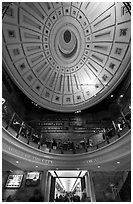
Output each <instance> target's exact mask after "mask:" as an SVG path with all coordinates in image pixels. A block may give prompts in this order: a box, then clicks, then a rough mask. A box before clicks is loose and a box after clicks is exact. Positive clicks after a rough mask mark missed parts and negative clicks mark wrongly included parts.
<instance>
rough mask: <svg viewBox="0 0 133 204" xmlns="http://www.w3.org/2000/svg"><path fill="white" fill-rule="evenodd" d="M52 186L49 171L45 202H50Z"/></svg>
mask: <svg viewBox="0 0 133 204" xmlns="http://www.w3.org/2000/svg"><path fill="white" fill-rule="evenodd" d="M50 187H51V173H50V172H48V174H47V180H46V194H45V202H49V199H50Z"/></svg>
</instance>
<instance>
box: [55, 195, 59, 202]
mask: <svg viewBox="0 0 133 204" xmlns="http://www.w3.org/2000/svg"><path fill="white" fill-rule="evenodd" d="M55 202H59V198H58V195H57V194H56V198H55Z"/></svg>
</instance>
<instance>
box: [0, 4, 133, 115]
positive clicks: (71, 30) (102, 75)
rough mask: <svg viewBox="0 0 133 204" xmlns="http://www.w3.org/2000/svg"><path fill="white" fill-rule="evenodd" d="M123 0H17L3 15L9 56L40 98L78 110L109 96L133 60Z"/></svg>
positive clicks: (25, 86) (28, 90) (25, 87)
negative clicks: (79, 0) (34, 1)
mask: <svg viewBox="0 0 133 204" xmlns="http://www.w3.org/2000/svg"><path fill="white" fill-rule="evenodd" d="M130 23H131V16H130V15H129V13H128V12H127V10H126V8H125V6H124V4H123V3H121V2H119V3H113V2H107V3H105V2H95V3H94V2H84V3H80V2H73V3H71V2H66V3H62V2H53V3H50V2H44V3H43V2H39V3H32V2H23V3H13V4H12V5H11V6H10V7H9V9H8V10H7V12H6V15H5V16H4V19H3V61H4V63H5V65H6V67H7V69H8V71H9V73H10V74H11V76H12V78H13V79H14V81H15V82H16V84H17V85H18V86H19V88H20V89H21V90H22V91H23V92H24V93H25V94H26V95H27V96H28V97H29V98H30V99H31V100H32V101H34V102H35V103H37V104H39V105H40V106H42V107H44V108H48V109H51V110H56V111H62V112H72V111H76V110H82V109H85V108H88V107H91V106H93V105H94V104H96V103H98V102H99V101H101V100H102V99H104V98H105V97H106V96H107V95H108V94H109V93H111V92H112V90H113V89H114V88H115V87H116V86H117V85H118V83H119V82H120V81H121V79H122V78H123V77H124V75H125V73H126V71H127V69H128V65H129V62H130V35H131V25H130Z"/></svg>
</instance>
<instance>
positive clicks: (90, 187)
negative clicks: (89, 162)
mask: <svg viewBox="0 0 133 204" xmlns="http://www.w3.org/2000/svg"><path fill="white" fill-rule="evenodd" d="M85 183H86V194H87V197H90V199H91V202H96V196H95V188H94V183H93V179H92V173H91V172H89V171H87V173H86V175H85Z"/></svg>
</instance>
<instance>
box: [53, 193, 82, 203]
mask: <svg viewBox="0 0 133 204" xmlns="http://www.w3.org/2000/svg"><path fill="white" fill-rule="evenodd" d="M80 201H81V200H80V197H79V196H78V195H70V194H68V193H66V194H65V195H59V197H58V195H56V198H55V202H80Z"/></svg>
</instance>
